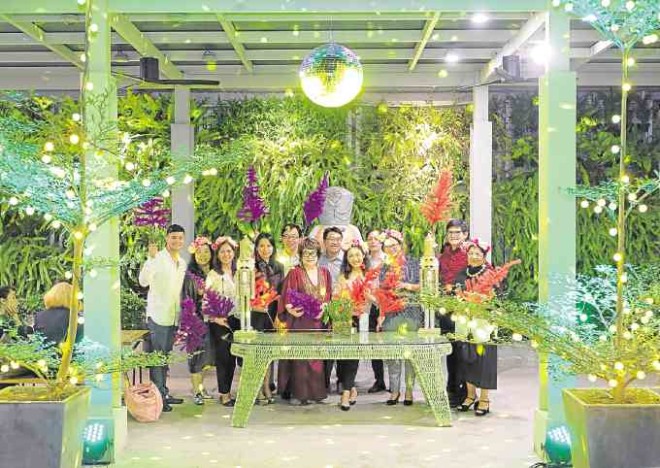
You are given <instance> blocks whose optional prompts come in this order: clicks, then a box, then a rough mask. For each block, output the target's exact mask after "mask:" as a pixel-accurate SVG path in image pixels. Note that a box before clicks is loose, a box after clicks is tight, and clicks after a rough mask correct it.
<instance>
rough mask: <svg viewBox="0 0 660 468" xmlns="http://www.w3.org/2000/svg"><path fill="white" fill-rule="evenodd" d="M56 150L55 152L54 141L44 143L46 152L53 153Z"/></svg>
mask: <svg viewBox="0 0 660 468" xmlns="http://www.w3.org/2000/svg"><path fill="white" fill-rule="evenodd" d="M54 150H55V145H54V144H53V142H52V141H47V142H46V143H44V151H48V152H49V153H50V152H51V151H54Z"/></svg>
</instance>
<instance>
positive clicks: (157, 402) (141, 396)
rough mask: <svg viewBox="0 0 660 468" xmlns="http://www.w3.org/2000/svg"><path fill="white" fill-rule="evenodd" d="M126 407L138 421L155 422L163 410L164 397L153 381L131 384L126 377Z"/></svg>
mask: <svg viewBox="0 0 660 468" xmlns="http://www.w3.org/2000/svg"><path fill="white" fill-rule="evenodd" d="M124 399H125V401H126V408H127V409H128V412H129V413H131V416H133V418H135V420H136V421H138V422H154V421H158V419H159V418H160V413H162V412H163V397H162V396H161V394H160V391H159V390H158V387H156V386H155V385H154V384H153V382H147V383H139V384H136V385H131V384H130V383H129V381H128V378H126V385H125V390H124Z"/></svg>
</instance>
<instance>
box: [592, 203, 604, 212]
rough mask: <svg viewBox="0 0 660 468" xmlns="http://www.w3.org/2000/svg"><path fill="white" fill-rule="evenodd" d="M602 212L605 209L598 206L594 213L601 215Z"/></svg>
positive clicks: (595, 207)
mask: <svg viewBox="0 0 660 468" xmlns="http://www.w3.org/2000/svg"><path fill="white" fill-rule="evenodd" d="M602 212H603V207H601V206H598V205H596V206H594V213H596V214H600V213H602Z"/></svg>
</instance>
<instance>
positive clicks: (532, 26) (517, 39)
mask: <svg viewBox="0 0 660 468" xmlns="http://www.w3.org/2000/svg"><path fill="white" fill-rule="evenodd" d="M546 17H547V15H546V14H544V13H537V14H536V15H534V16H532V17H531V18H530V19H529V20H528V21H527V23H525V24H524V25H523V27H522V28H520V31H519V32H518V34H517V35H515V36H514V37H512V38H511V39H510V40H509V42H507V43H506V44H504V47H502V50H501V51H500V52H498V54H497V55H496V56H495V57H494V58H493V59H492V60H491V61H490V62H488V64H486V66H485V67H484V69H483V70H482V71H481V82H482V83H485V82H488V81H489V80H490V79H491V77H492V76H493V74H494V72H495V69H496V68H498V67H501V66H502V63H503V61H504V57H506V56H508V55H513V54H515V53H516V52H517V51H518V49H520V48H521V47H522V46H523V45H524V44H525V43H526V42H527V41H528V40H529V39H530V38H531V37H532V36H534V35H535V34H536V33H537V32H538V30H539V29H541V28H542V27H543V26H544V25H545V22H546Z"/></svg>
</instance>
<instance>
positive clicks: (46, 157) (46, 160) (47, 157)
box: [41, 154, 53, 164]
mask: <svg viewBox="0 0 660 468" xmlns="http://www.w3.org/2000/svg"><path fill="white" fill-rule="evenodd" d="M52 160H53V158H51V157H50V155H48V154H44V155H43V156H42V157H41V161H42V162H43V163H44V164H50V162H51V161H52Z"/></svg>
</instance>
